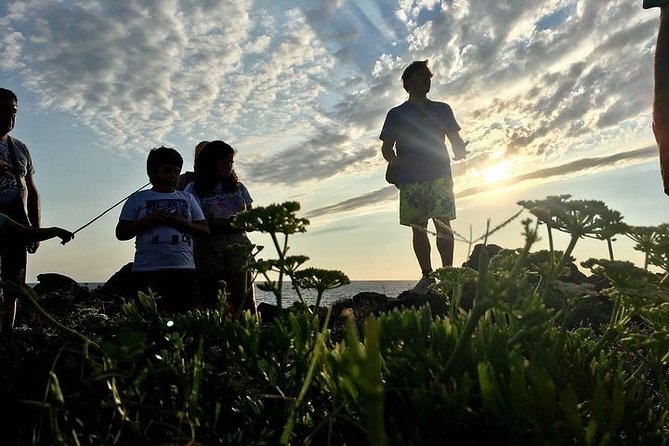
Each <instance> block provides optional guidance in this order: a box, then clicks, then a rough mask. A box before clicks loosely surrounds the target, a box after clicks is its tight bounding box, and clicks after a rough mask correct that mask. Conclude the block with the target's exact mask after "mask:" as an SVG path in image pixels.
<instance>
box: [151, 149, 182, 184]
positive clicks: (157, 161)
mask: <svg viewBox="0 0 669 446" xmlns="http://www.w3.org/2000/svg"><path fill="white" fill-rule="evenodd" d="M165 164H174V165H175V166H179V167H183V165H184V159H183V158H182V157H181V155H179V152H177V151H176V150H174V149H172V148H169V147H163V146H161V147H158V148H157V149H151V151H150V152H149V156H148V157H147V158H146V173H147V174H148V175H149V178H151V176H152V175H153V174H154V173H155V172H156V171H157V170H158V168H159V167H160V166H163V165H165Z"/></svg>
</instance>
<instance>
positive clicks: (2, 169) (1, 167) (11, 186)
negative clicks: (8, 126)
mask: <svg viewBox="0 0 669 446" xmlns="http://www.w3.org/2000/svg"><path fill="white" fill-rule="evenodd" d="M18 195H19V188H18V185H17V184H16V176H15V175H14V168H13V167H12V163H11V162H10V160H9V149H8V148H7V144H6V143H0V205H2V204H8V203H10V202H12V201H13V200H14V199H15V198H16V197H17V196H18Z"/></svg>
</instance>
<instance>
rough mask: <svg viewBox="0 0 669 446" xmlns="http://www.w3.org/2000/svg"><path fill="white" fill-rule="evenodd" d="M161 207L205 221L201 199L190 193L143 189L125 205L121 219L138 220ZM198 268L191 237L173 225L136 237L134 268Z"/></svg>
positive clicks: (167, 210) (136, 269)
mask: <svg viewBox="0 0 669 446" xmlns="http://www.w3.org/2000/svg"><path fill="white" fill-rule="evenodd" d="M157 209H160V210H162V211H164V212H166V213H169V214H174V215H181V216H182V217H183V218H185V219H186V220H188V221H191V222H192V221H201V220H204V214H203V213H202V209H200V205H199V204H198V203H197V200H195V198H194V197H193V196H192V195H191V194H187V193H186V192H182V191H174V192H156V191H152V190H143V191H140V192H136V193H134V194H132V195H131V196H130V197H129V198H128V200H127V201H126V202H125V204H124V205H123V209H122V210H121V216H120V217H119V220H124V221H137V220H139V219H141V218H143V217H145V216H146V215H147V214H148V213H151V212H152V211H154V210H157ZM165 269H195V262H194V260H193V242H192V240H191V236H190V235H189V234H186V233H185V232H181V231H179V230H178V229H175V228H171V227H169V226H154V227H153V228H151V229H149V230H147V231H145V232H143V233H141V234H139V235H138V236H137V237H135V262H134V264H133V267H132V270H133V271H158V270H165Z"/></svg>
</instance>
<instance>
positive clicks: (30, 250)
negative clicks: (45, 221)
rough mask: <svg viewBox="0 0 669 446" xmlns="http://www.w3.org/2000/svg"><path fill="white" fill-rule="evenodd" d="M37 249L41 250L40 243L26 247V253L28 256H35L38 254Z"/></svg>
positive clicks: (33, 243)
mask: <svg viewBox="0 0 669 446" xmlns="http://www.w3.org/2000/svg"><path fill="white" fill-rule="evenodd" d="M37 248H39V242H31V243H29V244H27V245H26V251H27V252H28V254H35V253H36V252H37Z"/></svg>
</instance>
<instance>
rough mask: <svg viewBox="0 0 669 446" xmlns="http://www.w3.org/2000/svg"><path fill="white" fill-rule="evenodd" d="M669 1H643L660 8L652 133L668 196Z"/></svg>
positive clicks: (650, 6)
mask: <svg viewBox="0 0 669 446" xmlns="http://www.w3.org/2000/svg"><path fill="white" fill-rule="evenodd" d="M667 5H669V0H644V2H643V7H644V8H645V9H648V8H653V7H656V6H657V7H659V8H660V29H659V31H658V33H657V45H656V46H655V91H654V98H653V132H654V133H655V140H656V141H657V144H658V146H660V169H661V171H662V182H663V183H664V193H665V194H667V195H669V6H667Z"/></svg>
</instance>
